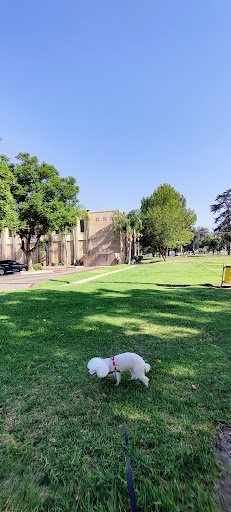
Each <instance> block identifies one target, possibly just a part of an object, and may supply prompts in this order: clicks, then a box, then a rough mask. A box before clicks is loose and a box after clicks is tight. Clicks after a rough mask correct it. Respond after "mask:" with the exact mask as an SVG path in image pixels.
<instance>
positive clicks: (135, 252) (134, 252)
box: [133, 229, 137, 256]
mask: <svg viewBox="0 0 231 512" xmlns="http://www.w3.org/2000/svg"><path fill="white" fill-rule="evenodd" d="M133 256H137V248H136V230H135V229H134V231H133Z"/></svg>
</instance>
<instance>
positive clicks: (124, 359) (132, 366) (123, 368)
mask: <svg viewBox="0 0 231 512" xmlns="http://www.w3.org/2000/svg"><path fill="white" fill-rule="evenodd" d="M87 367H88V370H89V374H90V375H97V377H99V378H100V379H104V377H106V376H107V375H110V376H115V378H116V383H115V386H119V384H120V381H121V373H123V372H127V371H130V372H131V374H132V375H131V378H130V379H129V380H136V379H140V380H141V381H142V382H143V383H144V384H145V387H146V388H148V381H149V379H148V377H146V376H145V373H146V372H148V371H149V370H150V364H148V363H145V361H144V360H143V359H142V357H140V356H138V354H132V353H131V352H125V354H118V355H117V356H115V357H108V358H107V359H101V357H93V359H91V360H90V361H89V363H88V365H87Z"/></svg>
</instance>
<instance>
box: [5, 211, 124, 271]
mask: <svg viewBox="0 0 231 512" xmlns="http://www.w3.org/2000/svg"><path fill="white" fill-rule="evenodd" d="M88 212H89V215H90V220H82V219H81V220H78V223H77V226H75V227H73V228H72V233H68V234H67V235H66V234H65V233H62V234H57V233H52V234H50V235H49V236H47V237H46V239H47V240H48V243H47V244H46V245H45V247H44V248H42V249H37V250H36V251H34V252H33V253H32V259H33V263H41V262H42V263H43V265H55V264H66V263H67V264H68V265H71V264H73V263H75V264H76V263H77V264H83V265H85V266H90V265H115V264H117V263H118V259H119V260H120V261H124V258H125V238H124V234H123V233H119V232H117V233H115V232H114V224H113V214H114V210H107V211H100V212H91V211H90V210H88ZM3 259H13V260H17V261H19V262H25V255H24V253H23V252H22V250H21V241H20V239H19V237H18V235H16V234H15V233H13V232H11V231H9V230H8V229H7V228H6V229H4V230H2V231H1V233H0V260H3Z"/></svg>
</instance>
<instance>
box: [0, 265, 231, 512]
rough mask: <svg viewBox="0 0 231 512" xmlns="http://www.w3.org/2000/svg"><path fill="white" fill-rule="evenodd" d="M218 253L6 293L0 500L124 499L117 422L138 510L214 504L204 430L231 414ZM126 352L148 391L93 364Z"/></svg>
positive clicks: (65, 508)
mask: <svg viewBox="0 0 231 512" xmlns="http://www.w3.org/2000/svg"><path fill="white" fill-rule="evenodd" d="M223 261H225V262H226V264H230V265H231V258H229V257H221V256H214V257H212V256H211V257H204V256H201V257H194V258H193V257H192V258H184V259H181V258H171V259H169V261H168V263H164V262H162V261H161V262H160V261H156V262H154V263H146V264H141V265H136V266H135V267H131V268H128V267H127V270H125V271H122V272H118V273H112V274H111V275H109V276H105V275H103V274H102V276H101V277H99V278H98V279H96V280H94V281H90V282H88V283H82V284H78V285H70V286H66V285H67V284H68V283H67V282H65V281H68V279H69V278H67V277H66V278H63V280H64V281H61V282H60V281H59V284H57V281H56V282H55V281H54V280H52V281H49V282H46V283H42V284H40V285H36V286H34V287H33V288H32V289H30V290H29V289H28V290H25V291H17V292H6V293H4V294H2V297H1V299H0V301H1V310H0V317H1V345H0V346H1V361H0V364H1V375H2V379H1V391H2V393H1V395H2V396H1V404H0V406H1V418H2V419H1V449H0V453H1V455H0V459H1V460H0V489H1V490H0V496H1V497H0V510H1V511H8V512H16V511H17V512H21V511H23V512H24V511H25V512H34V511H35V512H36V511H37V512H42V511H44V512H45V511H50V512H51V511H52V512H53V511H55V512H69V511H73V512H74V511H84V512H85V511H86V512H93V511H97V512H107V511H108V512H118V511H121V512H128V511H130V503H129V498H128V491H127V484H126V475H125V454H126V447H125V440H124V421H126V425H127V429H128V432H129V435H130V440H129V453H130V458H131V464H132V469H133V478H134V485H135V491H136V496H137V502H138V507H139V510H140V511H142V512H153V511H159V512H164V511H168V512H189V511H190V512H191V511H194V512H196V511H197V512H215V511H217V510H219V508H218V507H217V505H216V504H215V496H216V494H217V481H218V480H217V479H218V466H217V464H216V460H215V456H214V445H213V439H214V436H215V434H216V433H217V432H218V431H219V429H220V428H221V427H222V426H223V425H231V416H230V411H231V405H230V397H231V379H230V367H231V366H230V362H231V361H230V360H231V343H230V342H231V335H230V327H231V307H230V306H231V304H230V298H231V288H229V289H227V288H226V289H220V288H218V287H219V285H220V282H221V274H222V267H223ZM118 268H119V267H118ZM109 270H110V269H107V271H109ZM92 275H93V274H89V273H88V274H87V275H84V274H79V276H82V277H81V279H83V278H84V279H85V278H86V277H91V276H92ZM72 278H73V276H71V279H72ZM75 280H77V279H75ZM61 285H63V286H61ZM214 285H215V286H214ZM216 285H217V286H218V287H216ZM125 351H131V352H133V351H134V352H137V353H138V354H140V355H141V356H142V357H143V358H144V359H145V360H146V361H147V362H148V363H150V365H151V370H150V372H149V374H148V377H149V378H150V381H149V386H150V387H149V389H148V390H146V389H145V387H144V385H143V383H141V382H140V381H136V382H128V380H127V377H129V375H126V374H124V375H123V376H122V383H121V385H120V387H119V388H115V387H114V385H113V380H112V379H109V378H108V379H104V380H103V381H102V382H100V381H99V380H98V379H97V378H96V377H89V376H88V373H87V367H86V366H87V362H88V360H89V359H91V358H92V357H94V356H101V357H109V356H113V355H116V354H118V353H120V352H125Z"/></svg>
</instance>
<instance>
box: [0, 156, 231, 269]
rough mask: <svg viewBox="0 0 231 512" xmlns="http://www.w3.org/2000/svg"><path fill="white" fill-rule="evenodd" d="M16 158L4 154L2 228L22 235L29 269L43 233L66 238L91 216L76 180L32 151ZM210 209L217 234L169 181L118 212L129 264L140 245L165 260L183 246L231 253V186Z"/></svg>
mask: <svg viewBox="0 0 231 512" xmlns="http://www.w3.org/2000/svg"><path fill="white" fill-rule="evenodd" d="M16 159H17V160H18V162H17V163H16V164H13V163H11V162H10V160H9V158H7V157H6V156H5V155H1V156H0V230H1V229H3V228H5V227H8V228H9V229H10V230H11V231H14V232H16V233H17V234H18V235H19V237H20V239H21V241H22V245H21V249H22V251H23V252H24V253H25V255H26V258H27V264H28V268H29V269H31V268H32V252H33V251H35V250H36V248H37V247H40V246H41V244H43V245H44V240H42V237H44V236H46V235H47V234H49V233H51V232H52V231H56V232H64V234H65V239H66V235H67V231H68V230H71V229H72V227H73V226H75V225H76V223H77V219H78V218H82V219H83V218H85V219H87V218H89V214H88V213H87V211H86V210H85V209H84V208H83V207H81V206H80V204H79V200H78V193H79V187H78V186H77V184H76V180H75V178H73V177H71V176H68V177H67V178H61V177H60V175H59V173H58V171H57V170H56V169H55V168H54V167H53V166H51V165H48V164H46V163H45V162H43V163H42V164H39V162H38V159H37V157H35V156H34V157H31V156H30V155H29V154H28V153H19V154H18V155H17V157H16ZM211 211H212V212H213V213H215V214H216V215H217V216H216V218H215V223H216V224H217V227H216V228H215V230H214V233H209V231H208V230H207V229H206V228H195V227H194V226H195V222H196V218H197V217H196V214H195V212H194V211H193V210H190V209H187V207H186V199H185V197H184V196H183V195H181V194H180V193H179V192H177V191H176V190H175V189H174V188H173V187H171V186H170V185H168V184H166V183H165V184H163V185H160V186H159V187H158V188H157V189H156V190H155V191H154V192H153V194H151V195H150V196H149V197H146V198H145V197H144V198H143V199H142V201H141V208H140V210H131V211H130V212H129V213H128V214H127V213H123V212H121V211H119V210H118V211H116V212H115V213H114V230H115V231H117V232H120V233H122V232H123V233H125V240H126V262H127V263H131V259H132V258H135V259H138V258H139V257H140V247H142V250H143V251H149V252H152V253H158V254H160V255H161V256H162V257H163V259H164V260H165V261H166V260H167V257H168V253H169V251H170V250H177V251H179V250H181V248H183V249H184V250H187V251H192V253H195V251H196V250H198V249H199V248H202V250H205V251H206V250H209V251H213V252H214V251H220V250H221V249H222V248H227V250H228V254H231V189H229V190H227V191H225V192H224V193H223V194H219V195H218V196H217V198H216V200H215V204H214V205H212V206H211ZM32 240H33V243H32ZM66 252H67V242H66Z"/></svg>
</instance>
